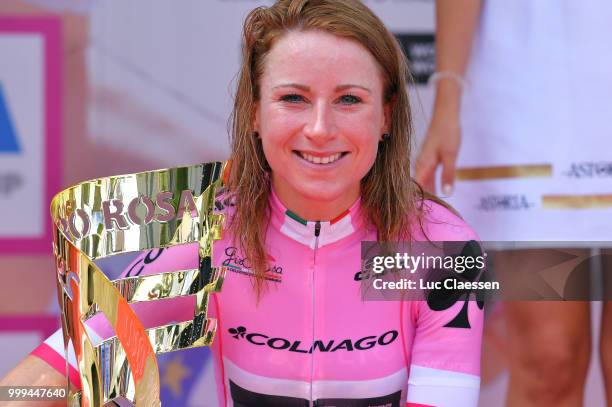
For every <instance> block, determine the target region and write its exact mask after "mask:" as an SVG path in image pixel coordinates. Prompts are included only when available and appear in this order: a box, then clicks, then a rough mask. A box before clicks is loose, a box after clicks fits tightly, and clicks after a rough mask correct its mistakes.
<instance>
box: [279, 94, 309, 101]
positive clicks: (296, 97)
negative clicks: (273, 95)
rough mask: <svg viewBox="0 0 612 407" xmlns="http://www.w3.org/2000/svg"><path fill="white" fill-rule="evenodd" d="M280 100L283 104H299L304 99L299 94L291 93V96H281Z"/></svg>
mask: <svg viewBox="0 0 612 407" xmlns="http://www.w3.org/2000/svg"><path fill="white" fill-rule="evenodd" d="M280 100H281V101H283V102H289V103H298V102H302V101H303V100H304V98H303V97H302V96H300V95H298V94H295V93H291V94H289V95H283V96H281V98H280Z"/></svg>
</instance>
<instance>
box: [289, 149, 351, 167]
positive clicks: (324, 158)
mask: <svg viewBox="0 0 612 407" xmlns="http://www.w3.org/2000/svg"><path fill="white" fill-rule="evenodd" d="M293 153H294V154H295V155H297V156H298V157H300V158H301V159H302V160H304V161H308V162H309V163H311V164H317V165H330V164H333V163H335V162H336V161H338V160H340V159H341V158H342V157H344V156H345V155H347V154H348V151H342V152H337V153H329V154H323V155H321V154H317V155H314V154H310V153H307V152H304V151H298V150H293Z"/></svg>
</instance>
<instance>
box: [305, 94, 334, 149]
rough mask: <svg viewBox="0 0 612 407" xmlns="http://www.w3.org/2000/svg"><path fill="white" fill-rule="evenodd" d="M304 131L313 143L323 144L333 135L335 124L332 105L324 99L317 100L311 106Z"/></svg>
mask: <svg viewBox="0 0 612 407" xmlns="http://www.w3.org/2000/svg"><path fill="white" fill-rule="evenodd" d="M304 133H305V135H306V137H307V138H308V139H310V140H311V141H312V142H314V143H319V144H323V143H325V142H327V141H329V140H331V139H333V138H334V137H335V134H336V126H335V123H334V114H333V111H332V107H331V106H329V104H328V103H326V102H325V101H323V100H321V101H317V102H316V103H315V104H314V105H313V108H312V111H311V114H310V117H309V120H308V122H307V123H306V126H305V127H304Z"/></svg>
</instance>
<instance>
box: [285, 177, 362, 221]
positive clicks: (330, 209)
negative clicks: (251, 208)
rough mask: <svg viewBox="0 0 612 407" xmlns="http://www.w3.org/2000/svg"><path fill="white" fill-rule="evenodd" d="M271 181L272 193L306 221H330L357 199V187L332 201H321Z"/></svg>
mask: <svg viewBox="0 0 612 407" xmlns="http://www.w3.org/2000/svg"><path fill="white" fill-rule="evenodd" d="M279 184H280V183H275V182H274V181H273V187H274V192H275V193H276V196H277V197H278V199H279V200H280V202H281V203H282V204H283V206H285V208H287V209H289V210H290V211H291V212H293V213H295V214H296V215H298V216H299V217H300V218H302V219H305V220H308V221H317V220H318V221H331V220H332V219H335V218H336V217H337V216H338V215H340V214H341V213H342V212H344V211H346V210H347V209H348V208H350V207H351V206H352V205H353V204H354V203H355V201H356V200H357V199H358V198H359V195H360V190H359V186H357V188H354V190H351V191H347V193H343V194H341V196H339V197H337V198H332V199H325V200H323V199H321V198H317V197H309V196H304V195H302V194H300V193H299V192H298V191H296V190H295V189H293V188H291V187H287V186H285V185H282V184H280V185H279Z"/></svg>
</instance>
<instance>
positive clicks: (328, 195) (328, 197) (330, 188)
mask: <svg viewBox="0 0 612 407" xmlns="http://www.w3.org/2000/svg"><path fill="white" fill-rule="evenodd" d="M298 193H299V194H300V195H302V196H303V197H304V198H306V199H308V200H312V201H327V202H328V201H334V200H336V199H339V198H341V197H342V196H343V195H345V194H348V193H350V191H349V188H342V187H339V186H338V185H333V184H332V185H330V184H329V183H316V184H313V185H303V186H302V187H301V188H299V189H298Z"/></svg>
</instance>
